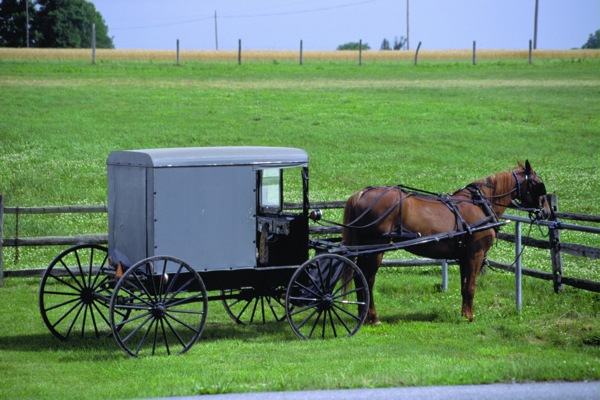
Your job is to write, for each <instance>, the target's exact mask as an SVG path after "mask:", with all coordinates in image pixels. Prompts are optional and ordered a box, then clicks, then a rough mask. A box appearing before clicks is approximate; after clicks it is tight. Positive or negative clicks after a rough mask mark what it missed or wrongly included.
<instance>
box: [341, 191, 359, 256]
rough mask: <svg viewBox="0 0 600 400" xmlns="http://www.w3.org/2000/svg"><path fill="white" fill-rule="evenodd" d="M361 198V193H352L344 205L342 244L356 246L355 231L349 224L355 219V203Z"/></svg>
mask: <svg viewBox="0 0 600 400" xmlns="http://www.w3.org/2000/svg"><path fill="white" fill-rule="evenodd" d="M361 196H362V191H360V192H356V193H354V194H353V195H352V196H350V197H349V198H348V200H346V204H345V205H344V224H343V225H342V243H344V244H347V245H350V246H351V245H353V244H356V229H353V228H352V227H351V226H349V224H350V223H351V222H352V221H354V220H355V219H356V202H357V201H358V200H359V199H360V197H361Z"/></svg>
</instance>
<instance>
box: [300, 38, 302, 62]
mask: <svg viewBox="0 0 600 400" xmlns="http://www.w3.org/2000/svg"><path fill="white" fill-rule="evenodd" d="M300 65H302V40H300Z"/></svg>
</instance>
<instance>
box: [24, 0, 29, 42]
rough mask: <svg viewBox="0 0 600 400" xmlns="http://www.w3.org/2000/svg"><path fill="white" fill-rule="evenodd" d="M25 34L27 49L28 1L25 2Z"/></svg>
mask: <svg viewBox="0 0 600 400" xmlns="http://www.w3.org/2000/svg"><path fill="white" fill-rule="evenodd" d="M25 32H26V33H25V35H26V40H27V48H29V0H25Z"/></svg>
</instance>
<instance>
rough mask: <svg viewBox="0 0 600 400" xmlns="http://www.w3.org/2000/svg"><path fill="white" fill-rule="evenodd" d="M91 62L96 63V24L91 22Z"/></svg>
mask: <svg viewBox="0 0 600 400" xmlns="http://www.w3.org/2000/svg"><path fill="white" fill-rule="evenodd" d="M92 64H96V24H92Z"/></svg>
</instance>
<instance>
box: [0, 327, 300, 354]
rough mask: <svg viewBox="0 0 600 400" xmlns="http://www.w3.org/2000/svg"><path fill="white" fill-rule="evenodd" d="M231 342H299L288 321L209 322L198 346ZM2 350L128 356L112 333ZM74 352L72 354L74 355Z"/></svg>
mask: <svg viewBox="0 0 600 400" xmlns="http://www.w3.org/2000/svg"><path fill="white" fill-rule="evenodd" d="M227 340H242V341H248V340H273V341H275V340H277V341H292V340H298V338H297V337H296V335H295V334H294V333H293V332H292V330H291V328H290V326H289V325H288V323H287V322H285V321H284V322H272V323H266V324H253V325H245V326H244V325H238V324H235V323H233V322H232V323H207V324H206V326H205V328H204V330H203V332H202V335H201V336H200V338H199V339H198V341H197V342H196V343H195V345H194V346H200V345H202V343H211V342H218V341H227ZM0 349H6V350H10V351H23V352H40V353H44V352H67V353H69V354H70V355H65V357H64V358H61V360H62V361H81V360H82V359H85V360H89V361H98V360H103V359H114V358H115V357H118V356H120V355H122V356H123V357H124V358H128V356H127V355H126V354H125V353H124V352H123V350H121V349H120V348H119V346H118V344H117V342H116V340H115V339H114V338H113V337H112V335H111V334H105V335H102V336H100V337H95V336H94V335H93V334H89V335H87V336H84V337H79V336H76V337H70V338H69V339H68V340H65V341H63V340H59V339H58V338H56V337H54V336H53V335H52V334H51V333H50V332H48V333H36V334H26V335H22V334H20V335H12V336H11V335H5V336H0ZM71 352H72V353H71Z"/></svg>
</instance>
